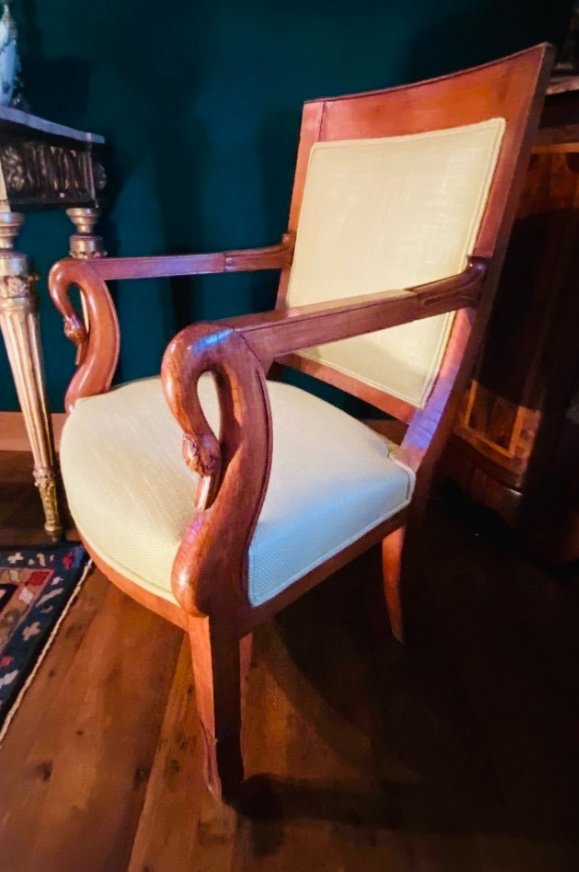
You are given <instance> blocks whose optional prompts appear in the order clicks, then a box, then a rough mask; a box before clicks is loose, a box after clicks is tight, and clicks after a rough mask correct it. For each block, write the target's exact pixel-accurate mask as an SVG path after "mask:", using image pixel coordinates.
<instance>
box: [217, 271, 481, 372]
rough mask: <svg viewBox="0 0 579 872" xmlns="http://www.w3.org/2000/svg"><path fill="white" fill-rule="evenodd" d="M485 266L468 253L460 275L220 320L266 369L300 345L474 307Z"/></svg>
mask: <svg viewBox="0 0 579 872" xmlns="http://www.w3.org/2000/svg"><path fill="white" fill-rule="evenodd" d="M486 269H487V260H486V259H485V258H481V257H471V258H469V262H468V266H467V267H466V269H465V270H464V271H463V272H462V273H459V274H457V275H455V276H450V277H449V278H445V279H441V280H440V281H436V282H429V283H428V284H425V285H418V286H416V287H414V288H407V289H404V290H399V291H382V292H379V293H376V294H365V295H363V296H358V297H349V298H347V299H343V300H335V301H330V302H324V303H315V304H313V305H309V306H296V307H293V308H292V307H290V308H287V309H275V310H273V311H271V312H261V313H259V314H257V315H242V316H241V317H238V318H231V319H227V320H223V321H219V324H222V325H223V326H228V327H232V328H234V329H235V330H237V331H238V332H239V333H241V334H242V335H243V336H244V338H245V339H246V341H247V343H248V345H249V346H250V347H251V348H252V349H253V351H254V353H255V354H256V356H257V357H258V358H259V359H260V360H261V361H262V362H263V364H264V367H265V368H266V369H267V368H268V366H269V365H270V363H271V361H272V360H274V359H275V358H278V357H283V356H284V355H286V354H290V353H291V352H293V351H297V350H299V349H300V348H309V347H310V346H312V345H321V344H323V343H325V342H334V341H336V340H338V339H346V338H348V337H350V336H357V335H360V334H363V333H372V332H373V331H375V330H382V329H384V328H386V327H394V326H396V325H397V324H405V323H407V322H409V321H417V320H420V319H421V318H430V317H431V316H432V315H440V314H443V313H444V312H452V311H455V310H457V309H463V308H471V307H473V308H474V307H476V306H477V304H478V300H479V298H480V294H481V291H482V285H483V282H484V278H485V275H486Z"/></svg>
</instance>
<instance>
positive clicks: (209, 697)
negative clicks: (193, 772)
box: [189, 618, 251, 802]
mask: <svg viewBox="0 0 579 872" xmlns="http://www.w3.org/2000/svg"><path fill="white" fill-rule="evenodd" d="M189 639H190V643H191V656H192V660H193V679H194V682H195V694H196V698H197V711H198V714H199V719H200V721H201V726H202V728H203V737H204V741H205V780H206V782H207V786H208V787H209V790H210V791H211V793H212V794H213V796H214V797H215V798H216V799H218V800H223V801H224V802H232V801H233V800H234V799H235V795H236V792H237V789H238V788H239V785H240V784H241V782H242V781H243V777H244V775H243V759H242V756H241V708H242V702H243V700H242V688H243V689H244V688H245V684H246V678H247V673H248V671H249V661H250V657H251V636H246V637H245V638H244V639H242V640H241V641H240V640H239V639H237V638H236V637H235V636H233V635H231V634H230V633H228V632H226V631H224V630H223V629H222V628H220V627H219V625H218V624H217V623H215V622H211V621H210V619H209V618H192V619H191V623H190V626H189Z"/></svg>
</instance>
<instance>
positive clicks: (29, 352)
mask: <svg viewBox="0 0 579 872" xmlns="http://www.w3.org/2000/svg"><path fill="white" fill-rule="evenodd" d="M103 141H104V140H103V139H102V137H99V136H95V135H93V134H91V133H83V132H81V131H78V130H72V129H71V128H69V127H64V126H63V125H60V124H53V123H52V122H49V121H46V120H45V119H43V118H37V117H36V116H34V115H29V114H27V113H25V112H23V111H21V110H19V109H12V108H9V107H0V326H1V328H2V333H3V335H4V341H5V343H6V349H7V352H8V359H9V361H10V366H11V369H12V375H13V377H14V382H15V385H16V391H17V394H18V400H19V403H20V408H21V409H22V413H23V417H24V422H25V425H26V430H27V434H28V438H29V440H30V445H31V448H32V454H33V458H34V479H35V482H36V485H37V487H38V489H39V492H40V496H41V499H42V504H43V508H44V514H45V521H46V523H45V529H46V532H47V533H48V534H49V535H50V536H51V537H54V538H57V537H58V536H59V535H60V533H61V531H62V521H61V514H60V508H59V505H58V489H57V476H56V471H55V461H54V444H53V438H52V431H51V424H50V417H49V414H48V410H47V404H46V399H45V392H44V375H43V368H42V349H41V345H40V337H39V327H38V305H37V301H36V295H35V288H34V277H33V275H32V274H31V273H30V268H29V263H28V258H27V257H26V255H24V254H21V253H20V252H17V251H14V249H13V245H14V240H15V239H16V236H17V234H18V231H19V230H20V227H21V226H22V222H23V220H24V216H23V215H22V214H21V213H22V212H25V211H27V210H31V209H66V210H67V214H68V215H69V217H70V219H71V221H72V222H73V223H74V225H75V227H76V230H77V232H76V233H75V234H74V235H73V236H72V237H71V241H70V253H71V255H72V256H73V257H79V258H85V257H91V256H98V255H100V254H102V253H103V252H102V246H101V243H100V239H99V237H98V236H95V235H94V232H93V230H94V225H95V224H96V221H97V217H98V208H97V207H98V197H99V192H100V191H101V189H102V188H103V186H104V183H105V176H104V170H103V167H102V163H100V161H99V159H98V158H97V156H96V153H95V152H98V146H99V145H101V144H102V143H103Z"/></svg>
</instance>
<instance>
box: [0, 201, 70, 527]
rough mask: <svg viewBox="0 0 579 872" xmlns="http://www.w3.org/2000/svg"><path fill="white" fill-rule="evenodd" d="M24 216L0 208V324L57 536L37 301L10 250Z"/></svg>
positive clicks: (22, 259) (24, 265)
mask: <svg viewBox="0 0 579 872" xmlns="http://www.w3.org/2000/svg"><path fill="white" fill-rule="evenodd" d="M22 221H23V216H22V215H18V214H15V213H13V212H0V327H1V328H2V333H3V335H4V341H5V343H6V350H7V353H8V360H9V361H10V367H11V370H12V375H13V377H14V383H15V385H16V392H17V394H18V400H19V403H20V408H21V410H22V414H23V416H24V423H25V425H26V431H27V433H28V438H29V440H30V447H31V449H32V456H33V458H34V480H35V483H36V486H37V488H38V490H39V492H40V497H41V500H42V507H43V509H44V516H45V521H46V523H45V525H44V529H45V530H46V532H47V533H48V535H49V536H50V537H51V538H54V539H57V538H59V537H60V535H61V534H62V523H61V520H60V513H59V507H58V498H57V485H56V470H55V462H54V457H55V452H54V442H53V436H52V427H51V422H50V416H49V414H48V409H47V405H46V398H45V392H44V374H43V369H42V349H41V345H40V333H39V327H38V303H37V298H36V294H35V290H34V279H33V277H32V276H30V275H29V272H28V261H27V258H26V256H25V255H23V254H20V253H19V252H15V251H14V250H13V249H12V245H13V243H14V239H15V237H16V235H17V233H18V230H19V229H20V226H21V224H22Z"/></svg>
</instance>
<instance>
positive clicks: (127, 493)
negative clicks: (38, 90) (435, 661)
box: [50, 46, 551, 801]
mask: <svg viewBox="0 0 579 872" xmlns="http://www.w3.org/2000/svg"><path fill="white" fill-rule="evenodd" d="M550 59H551V51H550V49H549V47H548V46H538V47H535V48H533V49H530V50H528V51H525V52H521V53H519V54H517V55H513V56H511V57H509V58H506V59H504V60H501V61H497V62H494V63H491V64H487V65H485V66H482V67H478V68H475V69H472V70H468V71H465V72H461V73H457V74H455V75H451V76H445V77H442V78H439V79H435V80H432V81H428V82H423V83H418V84H415V85H409V86H404V87H399V88H393V89H390V90H385V91H377V92H371V93H366V94H357V95H351V96H346V97H341V98H331V99H327V100H315V101H312V102H308V103H306V104H305V106H304V111H303V120H302V127H301V138H300V145H299V151H298V156H297V167H296V175H295V184H294V191H293V197H292V203H291V210H290V218H289V230H288V233H287V234H286V236H284V238H283V240H282V242H281V244H280V245H277V246H272V247H270V248H261V249H251V250H248V251H230V252H220V253H215V254H197V255H190V256H175V257H149V258H147V257H145V258H111V259H106V258H103V259H99V260H91V261H84V262H82V261H78V260H72V259H66V260H63V261H60V262H59V263H58V264H56V265H55V266H54V267H53V269H52V272H51V275H50V292H51V296H52V299H53V300H54V302H55V304H56V306H57V307H58V309H59V310H60V312H61V313H62V315H63V317H64V321H65V331H66V334H67V336H68V337H69V338H70V339H72V340H73V341H74V342H75V343H76V345H77V348H78V358H77V363H78V368H77V371H76V374H75V376H74V378H73V380H72V382H71V385H70V387H69V390H68V393H67V397H66V406H67V410H68V413H69V414H68V419H67V423H66V426H65V428H64V432H63V436H62V446H61V466H62V475H63V479H64V483H65V488H66V491H67V495H68V500H69V505H70V510H71V512H72V515H73V518H74V520H75V522H76V525H77V529H78V530H79V532H80V535H81V537H82V539H83V541H84V542H85V544H86V547H87V549H88V550H89V552H90V553H91V555H92V556H93V558H94V561H95V563H96V564H97V565H98V566H99V567H100V568H101V570H102V571H103V572H104V573H105V575H107V576H108V577H109V578H110V579H111V580H112V581H113V582H114V583H115V584H116V585H118V587H120V588H121V590H123V591H125V592H126V593H127V594H129V595H130V596H132V597H133V598H134V599H136V600H137V601H138V602H140V603H142V604H143V605H144V606H145V607H147V608H150V609H153V610H154V611H156V612H157V613H159V614H160V615H162V616H164V617H165V618H167V619H168V620H170V621H172V622H173V623H175V624H176V625H178V626H179V627H182V628H183V629H184V630H185V631H186V632H187V633H188V634H189V637H190V640H191V649H192V659H193V674H194V681H195V688H196V695H197V704H198V711H199V716H200V719H201V722H202V725H203V731H204V736H205V744H206V777H207V782H208V784H209V787H210V789H211V790H212V791H213V793H214V794H215V795H217V796H220V797H223V798H224V799H226V800H228V801H231V800H232V799H233V798H234V797H235V794H236V789H237V787H238V785H239V783H240V781H241V780H242V779H243V764H242V755H241V748H240V728H241V712H242V697H243V687H244V681H245V677H246V673H247V667H248V662H249V656H250V645H251V641H250V640H251V632H252V630H253V629H254V628H255V627H256V626H257V625H258V624H259V623H260V622H262V621H265V620H267V619H269V618H270V617H271V616H272V615H274V614H275V613H276V612H278V611H279V610H280V609H282V608H283V607H284V606H286V605H287V604H289V603H290V602H292V601H293V600H295V599H296V598H297V597H298V596H300V595H301V594H302V593H304V592H305V591H307V590H308V589H310V588H311V587H312V586H313V585H315V584H317V583H319V582H320V581H322V580H323V579H324V578H326V577H327V576H329V575H330V574H331V573H332V572H334V571H335V570H336V569H337V568H338V567H340V566H342V565H344V564H345V563H346V562H347V561H349V560H351V559H352V558H353V557H355V556H356V555H358V554H360V553H361V552H362V551H364V550H365V549H367V548H369V547H370V546H372V545H374V544H376V543H379V542H381V543H382V553H383V575H384V591H385V599H386V604H387V608H388V613H389V616H390V622H391V627H392V630H393V632H394V634H395V635H396V636H397V637H398V638H399V639H401V638H402V617H401V609H400V594H399V580H400V562H401V555H402V550H403V543H404V536H405V530H406V527H407V524H408V522H409V520H410V521H412V522H414V521H415V520H416V518H417V517H418V515H419V512H420V506H421V505H422V503H423V501H424V497H425V494H426V492H427V488H428V485H429V481H430V477H431V473H432V469H433V465H434V463H435V461H436V459H437V457H438V455H439V453H440V451H441V448H442V446H443V443H444V439H445V437H446V433H447V432H448V430H449V428H450V425H451V423H452V417H453V410H454V407H455V400H456V398H457V396H458V393H459V392H460V389H461V386H463V385H464V382H465V379H466V377H467V376H468V373H469V370H470V368H471V367H472V364H473V360H474V357H475V355H476V352H477V349H478V347H479V344H480V340H481V336H482V332H483V330H484V327H485V324H486V321H487V317H488V314H489V310H490V306H491V303H492V297H493V293H494V289H495V286H496V282H497V278H498V274H499V271H500V268H501V263H502V258H503V255H504V251H505V246H506V242H507V239H508V234H509V231H510V227H511V223H512V220H513V214H514V207H515V205H516V201H517V196H518V192H519V190H520V186H521V184H522V177H523V173H524V171H525V168H526V162H527V159H528V154H529V147H530V143H531V141H532V138H533V135H534V131H535V127H536V124H537V121H538V114H539V111H540V108H541V103H542V97H543V94H544V91H545V88H546V84H547V77H548V72H549V66H550ZM271 268H277V269H279V270H280V271H281V279H280V285H279V293H278V299H277V304H276V308H275V310H274V311H272V312H266V313H261V314H257V315H247V316H244V317H241V318H236V319H232V320H229V321H220V322H219V323H214V324H209V323H202V324H196V325H192V326H189V327H186V328H185V329H184V330H182V331H181V332H180V333H179V334H178V335H177V336H176V337H175V338H174V339H173V340H172V342H171V343H170V344H169V346H168V348H167V350H166V352H165V355H164V358H163V363H162V371H161V377H160V378H156V379H144V380H141V381H139V382H134V383H132V384H126V385H121V386H119V387H115V388H114V389H112V390H109V389H110V386H111V382H112V378H113V374H114V371H115V367H116V364H117V357H118V349H119V325H118V322H117V318H116V314H115V310H114V306H113V303H112V300H111V297H110V294H109V292H108V288H107V285H106V282H107V281H109V280H113V279H121V278H123V279H127V278H142V277H152V276H176V275H184V274H200V273H211V272H229V271H236V270H257V269H271ZM71 285H77V286H78V287H79V288H80V291H81V294H82V297H83V299H84V304H85V311H86V317H85V319H84V320H83V319H81V318H80V317H79V316H78V315H77V314H76V313H75V310H74V308H73V306H72V303H71V300H70V297H69V289H70V286H71ZM274 362H277V363H281V364H282V365H285V366H290V367H296V368H298V369H301V370H303V371H305V372H307V373H310V374H312V375H314V376H315V377H317V378H318V379H321V380H324V381H326V382H329V383H331V384H333V385H336V386H338V387H339V388H341V389H343V390H345V391H347V392H349V393H350V394H353V395H355V396H357V397H360V398H363V399H364V400H366V401H368V402H370V403H372V404H373V405H374V406H376V407H377V408H378V409H380V410H383V411H385V412H387V413H389V414H390V415H392V416H394V417H395V418H397V419H398V420H399V421H402V422H403V424H404V425H405V427H406V431H405V435H404V437H403V439H402V441H401V443H400V444H399V445H397V444H393V443H391V442H389V441H388V440H386V439H385V438H383V437H382V436H380V435H379V434H378V433H376V432H374V431H373V430H371V429H370V428H368V427H366V426H365V425H364V424H363V423H361V422H359V421H357V420H355V419H353V418H351V417H350V416H348V415H347V414H345V413H344V412H342V411H340V410H338V409H336V408H334V407H333V406H331V405H329V404H327V403H325V402H323V401H322V400H320V399H318V398H316V397H315V396H312V395H310V394H309V393H307V392H305V391H302V390H298V389H297V388H295V387H292V386H290V385H287V384H284V383H283V382H281V381H279V380H277V379H270V380H268V379H267V378H266V376H267V375H268V372H269V370H270V368H271V366H272V364H273V363H274Z"/></svg>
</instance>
